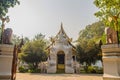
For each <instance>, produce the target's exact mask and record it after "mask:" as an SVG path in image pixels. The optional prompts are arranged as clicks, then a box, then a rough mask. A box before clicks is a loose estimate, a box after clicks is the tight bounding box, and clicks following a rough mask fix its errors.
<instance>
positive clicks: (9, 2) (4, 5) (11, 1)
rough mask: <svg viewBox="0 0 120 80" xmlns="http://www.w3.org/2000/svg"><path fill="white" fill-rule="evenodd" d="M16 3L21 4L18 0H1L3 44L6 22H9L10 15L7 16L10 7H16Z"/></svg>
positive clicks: (0, 15) (1, 35)
mask: <svg viewBox="0 0 120 80" xmlns="http://www.w3.org/2000/svg"><path fill="white" fill-rule="evenodd" d="M16 4H20V2H19V1H18V0H0V20H1V31H0V32H1V34H0V37H1V39H0V43H2V44H3V33H4V27H5V22H9V16H6V14H7V13H8V9H9V8H10V7H14V6H15V5H16Z"/></svg>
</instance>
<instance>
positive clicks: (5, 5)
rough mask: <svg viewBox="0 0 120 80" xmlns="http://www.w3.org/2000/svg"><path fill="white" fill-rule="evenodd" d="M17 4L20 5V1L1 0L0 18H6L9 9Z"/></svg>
mask: <svg viewBox="0 0 120 80" xmlns="http://www.w3.org/2000/svg"><path fill="white" fill-rule="evenodd" d="M16 4H20V2H19V1H18V0H0V17H1V18H2V17H4V16H6V13H8V9H9V8H10V7H14V6H15V5H16Z"/></svg>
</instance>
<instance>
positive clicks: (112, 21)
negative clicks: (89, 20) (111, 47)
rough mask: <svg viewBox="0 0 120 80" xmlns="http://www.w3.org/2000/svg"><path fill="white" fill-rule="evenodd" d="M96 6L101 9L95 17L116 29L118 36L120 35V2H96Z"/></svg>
mask: <svg viewBox="0 0 120 80" xmlns="http://www.w3.org/2000/svg"><path fill="white" fill-rule="evenodd" d="M94 4H95V5H96V7H98V8H99V11H98V12H96V13H95V16H96V17H98V18H99V19H100V20H102V21H103V22H104V23H105V24H106V25H107V26H110V27H112V28H113V29H115V30H116V31H117V36H118V34H120V33H119V32H120V0H95V1H94ZM119 37H120V36H118V41H119Z"/></svg>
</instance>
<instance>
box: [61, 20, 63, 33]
mask: <svg viewBox="0 0 120 80" xmlns="http://www.w3.org/2000/svg"><path fill="white" fill-rule="evenodd" d="M61 32H62V33H64V29H63V23H62V22H61Z"/></svg>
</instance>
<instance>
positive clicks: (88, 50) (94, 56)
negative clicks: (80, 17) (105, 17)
mask: <svg viewBox="0 0 120 80" xmlns="http://www.w3.org/2000/svg"><path fill="white" fill-rule="evenodd" d="M104 28H105V26H104V24H103V23H102V22H95V23H93V24H91V25H87V26H86V28H85V29H83V30H81V31H80V33H79V38H78V41H77V42H78V44H77V60H78V61H79V62H80V63H81V64H85V67H84V69H85V71H86V72H87V71H88V66H90V65H91V64H95V63H96V61H97V60H101V61H102V56H101V54H102V53H101V47H100V45H101V44H102V42H101V37H102V35H103V34H104ZM99 41H100V44H99Z"/></svg>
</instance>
